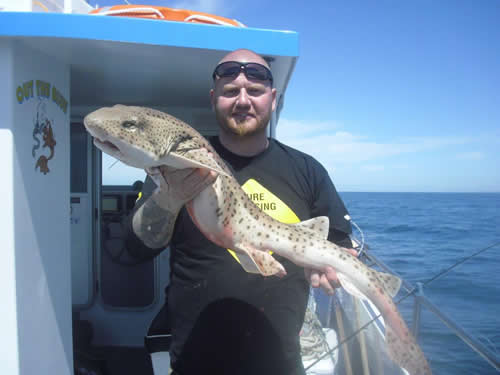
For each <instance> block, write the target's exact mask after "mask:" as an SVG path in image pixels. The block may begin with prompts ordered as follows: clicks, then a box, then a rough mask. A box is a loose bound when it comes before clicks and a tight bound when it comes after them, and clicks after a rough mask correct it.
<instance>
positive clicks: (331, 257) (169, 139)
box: [84, 105, 431, 375]
mask: <svg viewBox="0 0 500 375" xmlns="http://www.w3.org/2000/svg"><path fill="white" fill-rule="evenodd" d="M84 125H85V127H86V129H87V131H88V132H89V133H90V135H91V136H92V137H93V138H94V144H95V145H96V146H97V147H98V148H99V149H101V150H102V151H103V152H105V153H107V154H109V155H111V156H113V157H115V158H117V159H119V160H120V161H122V162H123V163H125V164H128V165H130V166H132V167H137V168H142V169H145V170H146V172H148V173H149V174H150V175H151V176H153V177H154V180H155V182H156V184H157V185H158V189H165V188H168V186H167V185H166V182H165V181H164V179H163V178H162V177H161V174H160V173H158V167H159V166H163V165H166V166H170V167H173V168H179V169H181V168H203V169H208V170H211V171H215V172H216V173H217V178H216V180H215V182H214V183H213V184H212V185H210V186H208V187H206V188H205V189H204V190H203V191H202V192H201V193H200V194H199V195H197V196H196V197H195V198H193V199H192V200H191V201H189V202H188V203H186V208H187V210H188V212H189V215H190V217H191V219H192V220H193V222H194V223H195V225H196V226H197V227H198V228H199V229H200V231H201V232H202V233H203V234H204V235H205V236H206V237H207V238H208V239H209V240H210V241H212V242H214V243H215V244H217V245H218V246H221V247H223V248H227V249H232V250H234V251H235V252H237V253H238V258H239V259H240V263H241V265H242V267H243V269H244V270H245V271H246V272H251V273H259V274H262V275H264V276H270V275H277V276H284V275H286V270H285V268H284V267H283V265H282V264H281V263H279V262H278V261H277V260H276V259H275V258H274V257H273V256H272V255H271V254H270V252H269V250H272V251H273V252H274V253H276V254H279V255H281V256H283V257H285V258H287V259H289V260H291V261H292V262H293V263H295V264H297V265H299V266H302V267H307V268H311V269H316V270H318V271H325V269H326V267H328V266H330V267H332V268H333V269H335V271H336V272H337V275H338V278H339V281H340V284H341V285H342V287H343V288H344V289H345V290H346V291H347V292H349V293H350V294H352V295H354V296H356V297H358V298H361V299H369V300H370V301H371V302H372V303H373V304H374V305H375V306H376V307H377V308H378V310H379V311H380V313H381V315H382V317H383V319H384V322H385V335H386V337H385V338H386V346H387V353H388V354H389V357H390V358H391V359H392V360H393V361H394V362H395V363H397V364H398V365H399V366H401V367H403V368H404V369H406V370H407V371H408V372H409V373H410V374H411V375H428V374H431V369H430V366H429V364H428V362H427V360H426V359H425V356H424V354H423V352H422V350H421V349H420V347H419V345H418V344H417V342H416V340H415V339H414V337H413V336H412V334H411V333H410V331H409V330H408V327H407V326H406V324H405V322H404V320H403V319H402V317H401V315H400V313H399V311H398V309H397V307H396V305H395V304H394V302H393V300H392V298H393V297H394V296H395V295H396V293H397V292H398V290H399V288H400V285H401V280H400V279H399V278H398V277H396V276H394V275H390V274H387V273H382V272H378V271H376V270H374V269H371V268H370V267H367V266H366V265H365V264H364V263H363V262H361V261H360V260H359V259H357V258H356V257H355V256H353V255H352V254H351V253H350V252H348V251H347V250H346V249H344V248H342V247H339V246H337V245H335V244H334V243H332V242H330V241H328V240H327V236H328V230H329V221H328V218H327V217H317V218H313V219H310V220H306V221H303V222H300V223H297V224H284V223H281V222H278V221H276V220H274V219H273V218H271V217H270V216H268V215H267V214H265V213H264V212H263V211H261V210H260V209H259V208H258V207H257V206H256V205H255V204H254V203H253V202H252V200H251V199H250V198H249V197H248V196H247V194H246V193H245V192H244V191H243V189H242V188H241V187H240V185H239V184H238V182H237V181H236V179H235V178H234V176H233V175H232V173H231V171H230V169H229V168H228V167H227V165H226V164H225V163H224V161H223V160H222V159H221V158H220V157H219V156H218V155H217V152H216V151H215V150H214V149H213V147H212V146H211V145H210V143H209V142H208V141H207V140H206V139H205V138H204V137H203V136H202V135H200V134H199V133H198V132H197V131H196V130H195V129H193V128H192V127H191V126H189V125H188V124H186V123H184V122H182V121H181V120H179V119H177V118H175V117H173V116H171V115H169V114H167V113H164V112H160V111H157V110H154V109H150V108H145V107H133V106H123V105H115V106H113V107H106V108H100V109H98V110H96V111H94V112H92V113H90V114H88V115H87V116H86V117H85V118H84Z"/></svg>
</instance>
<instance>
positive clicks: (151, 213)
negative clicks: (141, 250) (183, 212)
mask: <svg viewBox="0 0 500 375" xmlns="http://www.w3.org/2000/svg"><path fill="white" fill-rule="evenodd" d="M179 210H180V207H164V206H163V205H161V206H160V205H159V204H158V203H157V202H156V201H155V199H154V198H153V196H151V197H149V199H148V200H147V201H146V202H144V204H143V205H142V206H141V207H139V209H138V210H137V211H136V212H135V214H134V216H133V218H132V228H133V230H134V232H135V234H136V235H137V237H139V239H141V241H142V242H144V244H145V245H146V246H147V247H150V248H152V249H158V248H160V247H165V246H167V245H168V243H169V242H170V238H171V237H172V233H173V231H174V225H175V220H176V218H177V215H178V214H179Z"/></svg>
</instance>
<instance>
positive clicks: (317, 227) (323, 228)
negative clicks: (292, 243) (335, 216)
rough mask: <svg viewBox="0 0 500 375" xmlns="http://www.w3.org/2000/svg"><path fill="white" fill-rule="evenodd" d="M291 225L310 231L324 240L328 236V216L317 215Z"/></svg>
mask: <svg viewBox="0 0 500 375" xmlns="http://www.w3.org/2000/svg"><path fill="white" fill-rule="evenodd" d="M292 225H294V226H296V227H298V228H301V229H303V230H305V231H308V232H312V233H314V235H316V236H317V235H319V236H320V237H321V238H322V239H324V240H326V239H327V238H328V231H329V230H330V220H329V219H328V216H318V217H314V218H312V219H309V220H305V221H301V222H300V223H296V224H292Z"/></svg>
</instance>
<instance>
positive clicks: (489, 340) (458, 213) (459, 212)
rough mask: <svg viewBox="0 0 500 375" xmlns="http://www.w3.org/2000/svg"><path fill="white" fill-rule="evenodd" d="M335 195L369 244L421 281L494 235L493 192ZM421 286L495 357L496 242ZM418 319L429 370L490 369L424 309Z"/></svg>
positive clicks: (499, 259) (499, 232)
mask: <svg viewBox="0 0 500 375" xmlns="http://www.w3.org/2000/svg"><path fill="white" fill-rule="evenodd" d="M341 196H342V198H343V200H344V202H345V204H346V206H347V208H348V210H349V212H350V214H351V217H352V218H353V220H354V221H355V222H356V223H357V224H358V226H360V227H361V229H362V230H363V232H364V234H365V241H366V243H367V244H368V245H369V246H370V247H371V250H372V252H373V253H374V254H375V255H377V256H378V257H379V258H380V259H381V260H382V261H384V262H385V263H386V264H387V265H389V266H390V267H391V268H392V269H394V270H396V271H398V272H399V273H400V274H401V275H402V276H403V277H404V278H405V279H406V280H407V281H408V282H410V283H412V284H414V283H415V282H417V281H422V282H425V281H426V280H428V279H430V278H431V277H432V276H434V275H435V274H437V273H438V272H439V271H441V270H443V269H444V268H446V267H448V266H450V265H452V264H453V263H455V262H456V261H457V260H459V259H461V258H463V257H464V256H467V255H469V254H471V253H473V252H475V251H477V250H480V249H481V248H484V247H486V246H488V245H490V244H493V243H495V242H498V241H500V194H479V193H478V194H461V193H341ZM425 294H426V295H427V297H429V299H430V300H431V301H432V302H434V303H435V304H436V305H437V306H438V307H439V308H440V309H441V310H442V311H443V312H444V313H446V314H447V315H448V316H449V317H450V318H452V319H453V320H454V321H455V322H457V323H458V324H459V325H460V326H461V327H462V328H464V329H465V331H466V332H468V333H470V334H472V335H473V336H475V337H476V338H478V339H479V340H480V341H481V342H482V343H483V344H484V345H485V346H487V347H488V348H489V349H490V350H492V351H493V352H496V353H497V355H498V357H499V358H500V246H496V247H493V248H491V249H490V250H488V251H486V252H484V253H482V254H480V255H479V256H477V257H475V258H472V259H470V260H469V261H467V262H466V263H463V264H462V265H460V266H458V267H457V268H455V269H454V270H452V271H451V272H449V273H448V274H446V275H445V276H443V277H442V278H440V279H438V280H435V281H434V282H432V283H431V284H429V285H428V286H427V287H426V288H425ZM399 296H402V294H401V293H400V294H399ZM411 300H412V299H411V298H409V299H408V301H405V302H403V303H402V305H401V306H400V310H401V312H402V313H403V315H404V317H405V319H406V320H407V322H411V317H412V301H411ZM422 321H423V323H422V325H421V334H420V335H421V336H420V339H419V341H420V343H421V345H422V347H423V350H424V352H425V353H426V355H427V357H428V359H429V360H430V363H431V367H432V369H433V372H434V373H435V374H444V375H457V374H467V375H469V374H497V372H496V371H495V370H494V369H493V367H491V366H490V365H489V364H488V363H486V362H485V361H484V360H483V359H482V358H481V357H480V356H479V355H478V354H477V353H476V352H474V351H472V350H471V349H470V348H469V347H468V346H466V345H465V344H463V343H462V342H461V341H460V340H459V339H458V338H456V336H454V335H453V334H451V332H450V331H449V330H448V329H447V328H446V327H445V326H444V324H443V323H441V321H440V320H438V319H437V318H436V317H435V316H434V315H433V314H431V313H430V312H428V311H425V309H424V313H423V316H422Z"/></svg>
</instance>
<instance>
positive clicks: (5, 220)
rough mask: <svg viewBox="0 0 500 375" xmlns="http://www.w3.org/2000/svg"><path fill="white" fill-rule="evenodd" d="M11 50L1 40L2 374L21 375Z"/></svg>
mask: <svg viewBox="0 0 500 375" xmlns="http://www.w3.org/2000/svg"><path fill="white" fill-rule="evenodd" d="M11 72H12V48H11V44H10V43H9V42H8V41H6V40H0V80H1V81H2V82H3V84H2V85H1V86H0V113H2V114H3V116H2V117H3V118H2V121H1V122H0V145H1V147H0V158H1V160H2V163H1V164H0V171H1V173H2V183H1V184H0V194H1V195H0V196H2V197H3V209H2V210H1V211H0V237H1V238H2V248H3V251H2V253H3V254H2V262H0V284H1V285H2V287H1V288H0V301H2V307H1V308H0V311H1V316H2V319H1V320H0V332H2V338H3V339H2V340H0V373H2V374H18V373H19V355H18V350H17V348H18V344H19V340H18V337H17V308H16V272H15V251H14V249H15V247H14V243H15V240H14V220H13V217H14V200H13V198H12V188H13V186H14V181H13V180H14V150H13V143H14V138H13V135H12V130H11V129H10V126H9V125H10V124H12V123H13V121H12V117H13V116H12V111H11V110H10V108H11V107H12V106H13V104H14V98H13V97H12V96H11V95H9V93H12V92H13V89H12V88H13V82H12V74H11Z"/></svg>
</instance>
